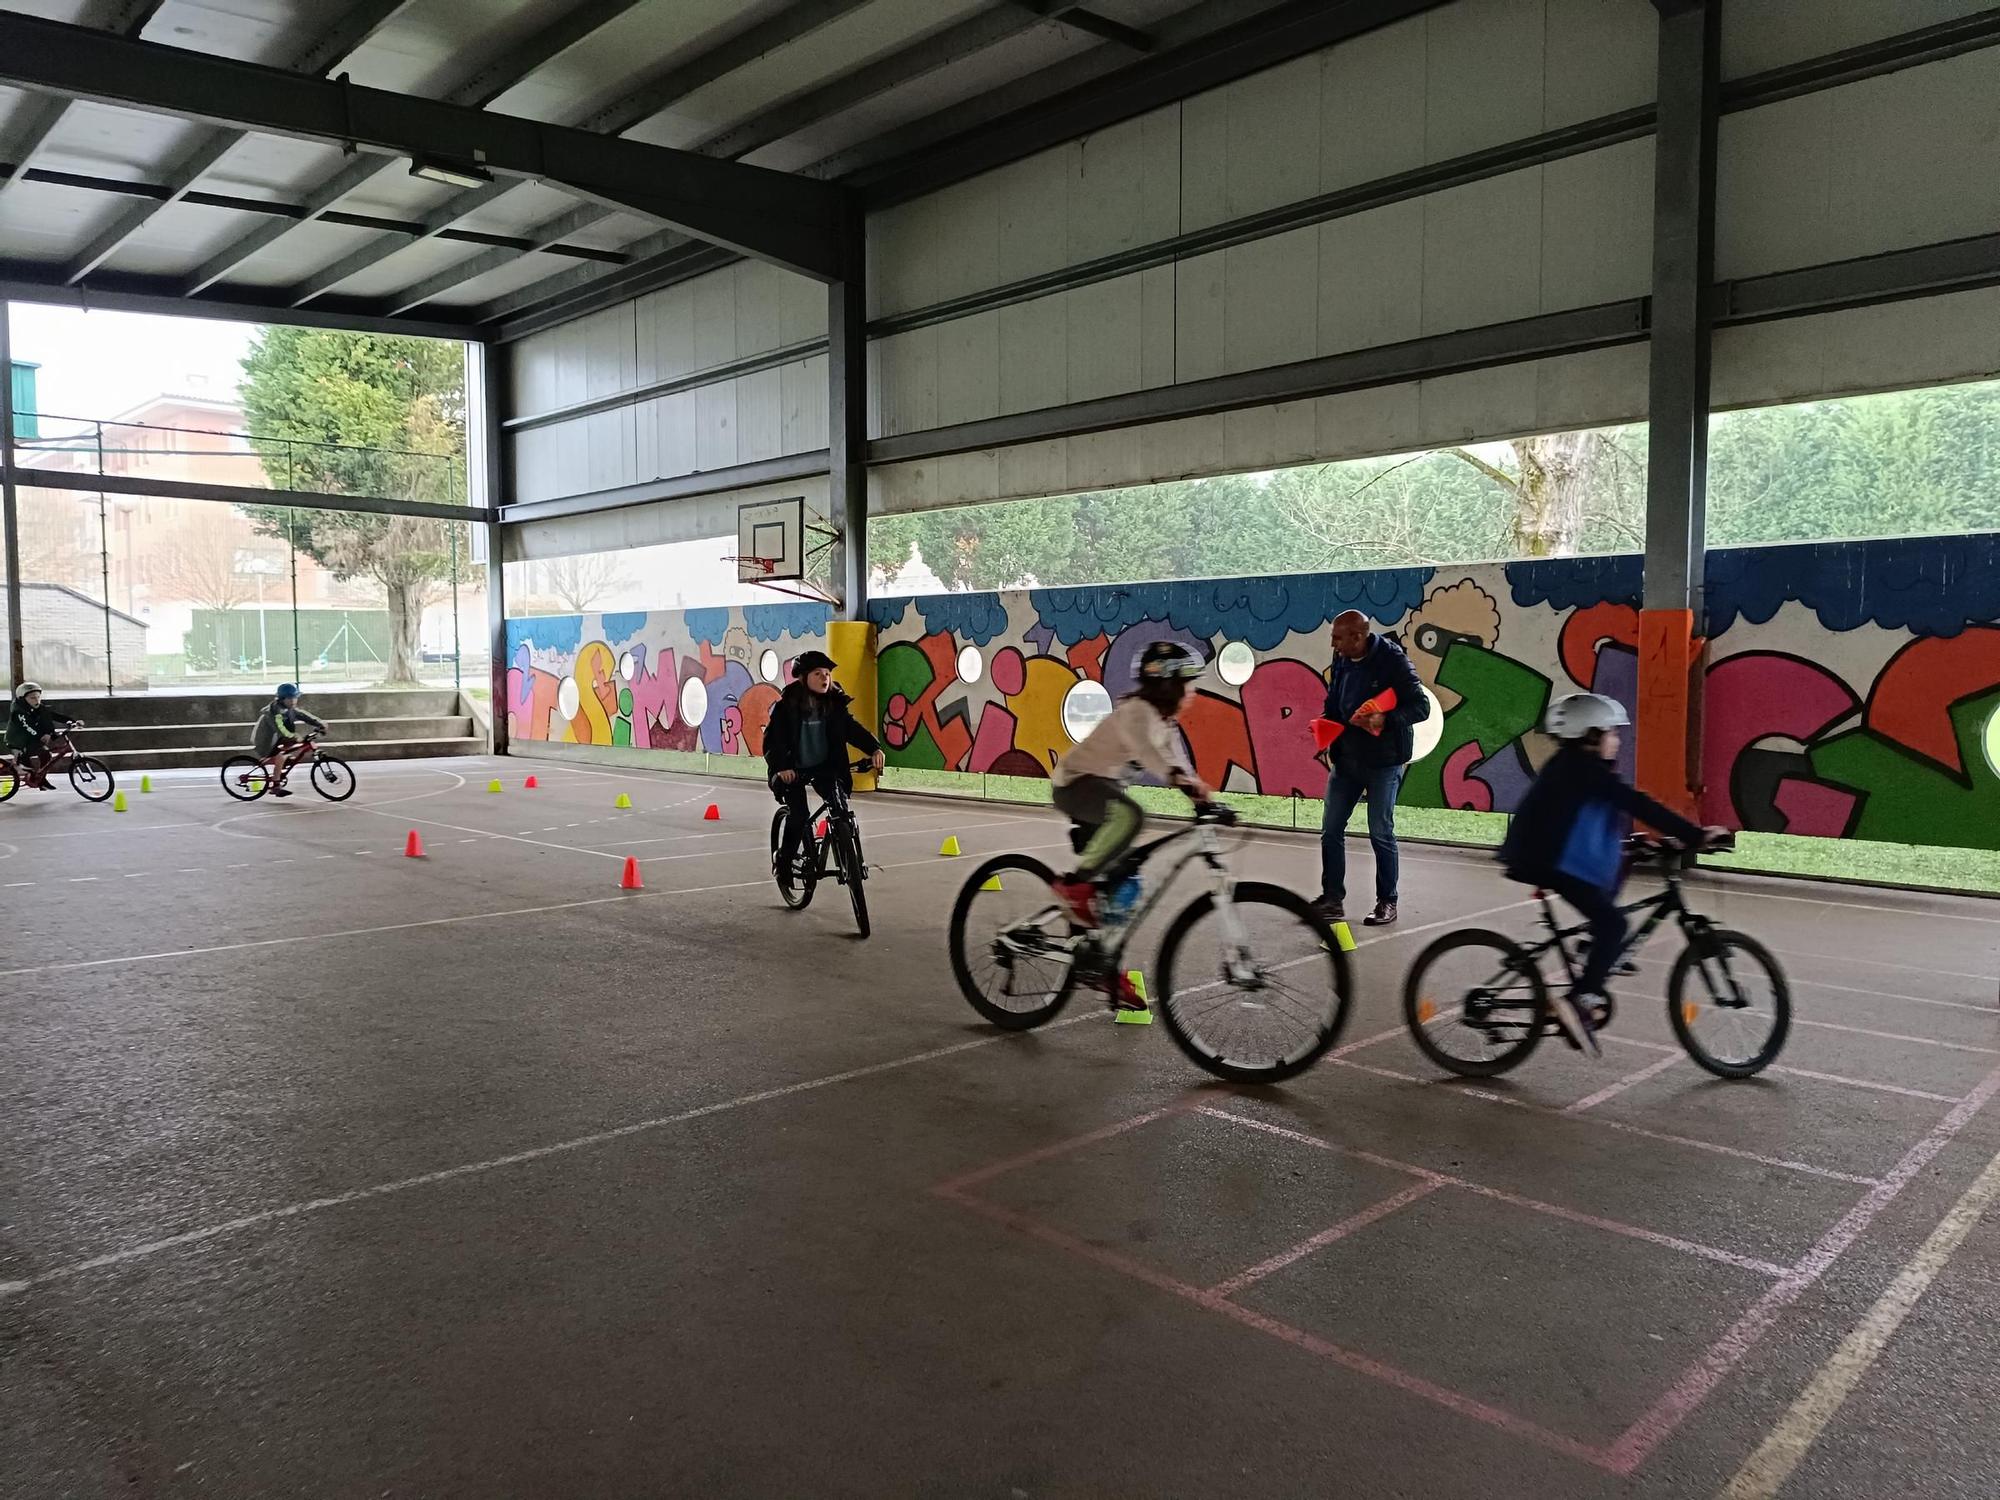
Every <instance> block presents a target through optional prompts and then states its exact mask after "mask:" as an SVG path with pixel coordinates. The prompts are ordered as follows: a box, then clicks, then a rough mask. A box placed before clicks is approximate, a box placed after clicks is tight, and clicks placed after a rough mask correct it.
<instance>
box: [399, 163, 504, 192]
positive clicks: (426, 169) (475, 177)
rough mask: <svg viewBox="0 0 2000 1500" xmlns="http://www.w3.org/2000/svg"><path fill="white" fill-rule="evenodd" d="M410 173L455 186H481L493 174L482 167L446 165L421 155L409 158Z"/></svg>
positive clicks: (490, 178) (427, 180) (448, 185)
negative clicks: (425, 158)
mask: <svg viewBox="0 0 2000 1500" xmlns="http://www.w3.org/2000/svg"><path fill="white" fill-rule="evenodd" d="M410 175H411V176H412V177H421V178H423V179H424V181H426V182H437V183H442V184H443V185H444V186H446V187H455V188H482V187H485V186H486V185H487V184H488V183H489V182H491V181H492V180H493V174H492V173H491V172H489V171H487V170H486V169H485V168H484V167H472V166H467V167H459V166H448V165H446V164H445V163H443V162H437V161H426V160H424V159H423V158H422V157H413V158H411V161H410Z"/></svg>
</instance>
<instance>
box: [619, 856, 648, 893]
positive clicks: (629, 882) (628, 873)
mask: <svg viewBox="0 0 2000 1500" xmlns="http://www.w3.org/2000/svg"><path fill="white" fill-rule="evenodd" d="M645 888H646V882H645V881H643V880H641V879H640V878H639V861H638V860H636V859H634V858H632V856H631V855H629V854H628V855H626V856H625V873H624V874H623V875H621V876H619V877H618V889H619V890H621V891H643V890H644V889H645Z"/></svg>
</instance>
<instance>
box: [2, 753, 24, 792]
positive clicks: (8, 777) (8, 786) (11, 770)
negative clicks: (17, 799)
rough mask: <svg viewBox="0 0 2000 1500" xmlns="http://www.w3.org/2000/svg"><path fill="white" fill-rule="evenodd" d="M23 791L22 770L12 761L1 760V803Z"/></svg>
mask: <svg viewBox="0 0 2000 1500" xmlns="http://www.w3.org/2000/svg"><path fill="white" fill-rule="evenodd" d="M20 789H21V768H20V767H19V766H17V765H15V764H14V763H13V762H12V761H11V760H0V802H5V801H6V800H7V799H8V798H9V797H11V796H13V795H14V793H16V792H17V791H19V790H20Z"/></svg>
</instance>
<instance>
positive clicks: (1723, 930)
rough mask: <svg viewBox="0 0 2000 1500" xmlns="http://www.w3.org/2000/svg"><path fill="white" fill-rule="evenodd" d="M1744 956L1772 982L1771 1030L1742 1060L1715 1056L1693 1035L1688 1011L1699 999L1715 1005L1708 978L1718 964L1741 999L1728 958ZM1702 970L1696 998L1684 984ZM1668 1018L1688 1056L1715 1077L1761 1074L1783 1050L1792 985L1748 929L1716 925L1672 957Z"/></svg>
mask: <svg viewBox="0 0 2000 1500" xmlns="http://www.w3.org/2000/svg"><path fill="white" fill-rule="evenodd" d="M1732 958H1733V959H1735V960H1736V961H1739V962H1741V961H1744V960H1747V961H1748V962H1749V963H1750V964H1752V965H1754V966H1756V967H1757V968H1760V969H1762V970H1763V972H1764V974H1765V975H1766V976H1767V978H1768V979H1769V981H1770V984H1769V990H1768V994H1769V996H1770V1000H1771V1010H1772V1016H1771V1030H1770V1033H1769V1035H1767V1036H1766V1037H1765V1038H1764V1040H1763V1042H1762V1044H1761V1045H1759V1046H1758V1047H1757V1048H1756V1050H1755V1051H1753V1052H1752V1053H1751V1054H1750V1055H1749V1056H1748V1057H1745V1058H1742V1059H1733V1058H1723V1057H1718V1056H1717V1055H1716V1054H1715V1053H1714V1052H1713V1051H1712V1050H1711V1049H1710V1048H1709V1047H1708V1045H1707V1044H1706V1043H1704V1042H1702V1041H1701V1040H1699V1039H1698V1038H1697V1037H1696V1036H1695V1034H1694V1025H1693V1021H1692V1018H1691V1017H1690V1016H1689V1014H1688V1011H1689V1009H1690V1007H1694V1008H1697V1009H1698V1008H1699V1006H1700V1005H1701V1004H1703V1003H1707V1004H1710V1005H1717V1003H1718V997H1717V994H1716V986H1715V982H1714V980H1713V979H1712V978H1711V977H1710V966H1711V964H1713V965H1714V966H1715V967H1716V968H1717V969H1719V971H1720V973H1721V975H1722V978H1723V979H1724V981H1725V982H1726V983H1727V984H1728V986H1729V987H1730V989H1731V990H1732V991H1733V992H1735V993H1736V994H1737V996H1738V998H1741V986H1740V985H1739V984H1738V982H1737V978H1736V975H1735V973H1734V972H1733V971H1732V969H1731V967H1730V964H1731V960H1732ZM1697 965H1699V966H1700V969H1699V972H1700V973H1701V974H1702V976H1703V978H1702V981H1701V982H1702V984H1703V986H1704V989H1705V990H1706V993H1705V994H1704V995H1703V996H1700V997H1698V998H1690V996H1689V994H1688V983H1689V980H1690V978H1691V976H1693V975H1694V974H1695V973H1696V972H1697V967H1696V966H1697ZM1667 1020H1668V1022H1669V1023H1670V1024H1671V1025H1672V1026H1673V1028H1674V1037H1675V1039H1676V1040H1677V1041H1679V1042H1680V1044H1681V1046H1683V1047H1684V1048H1686V1049H1687V1055H1688V1056H1689V1057H1691V1058H1692V1059H1694V1062H1695V1065H1696V1066H1697V1067H1700V1068H1704V1069H1706V1070H1707V1071H1708V1072H1710V1073H1713V1074H1714V1075H1715V1076H1716V1077H1718V1078H1755V1077H1756V1076H1757V1075H1758V1074H1759V1073H1761V1072H1763V1071H1764V1070H1765V1069H1766V1068H1768V1067H1770V1066H1771V1064H1772V1063H1774V1062H1776V1061H1777V1060H1778V1054H1779V1053H1780V1052H1782V1051H1784V1050H1785V1040H1786V1038H1787V1037H1789V1036H1790V1035H1791V1030H1792V988H1791V984H1790V982H1789V981H1788V980H1787V979H1786V978H1785V970H1784V966H1783V965H1782V964H1780V963H1779V962H1778V960H1777V959H1776V957H1774V956H1773V955H1772V953H1771V950H1770V949H1768V948H1766V947H1765V946H1764V945H1763V944H1762V943H1760V942H1758V941H1757V940H1756V939H1755V938H1753V937H1751V936H1750V935H1749V934H1747V933H1742V932H1736V931H1734V930H1733V929H1731V928H1727V927H1717V928H1714V929H1712V930H1710V931H1708V932H1706V933H1703V934H1701V935H1699V936H1697V937H1696V938H1695V939H1694V940H1693V941H1692V942H1690V943H1689V944H1688V945H1687V947H1685V948H1683V949H1682V950H1681V953H1680V957H1678V958H1676V959H1675V960H1674V967H1673V971H1672V973H1670V974H1669V975H1668V976H1667Z"/></svg>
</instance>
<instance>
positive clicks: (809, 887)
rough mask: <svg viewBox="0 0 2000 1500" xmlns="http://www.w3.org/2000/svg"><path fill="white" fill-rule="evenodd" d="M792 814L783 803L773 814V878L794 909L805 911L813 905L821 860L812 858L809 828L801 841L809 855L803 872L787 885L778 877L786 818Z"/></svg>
mask: <svg viewBox="0 0 2000 1500" xmlns="http://www.w3.org/2000/svg"><path fill="white" fill-rule="evenodd" d="M790 816H791V809H789V808H787V807H786V806H785V805H784V804H783V803H780V804H779V805H778V810H777V811H776V812H774V813H772V814H771V879H772V880H773V881H774V882H776V884H777V887H778V895H779V896H780V897H781V898H782V899H783V901H784V903H785V905H787V906H789V907H790V908H791V909H792V910H793V911H803V910H805V908H807V907H808V906H811V905H812V898H813V887H814V886H815V885H816V884H817V883H818V881H819V861H818V860H817V859H815V858H811V857H810V856H811V854H812V830H811V829H807V830H806V832H805V836H804V838H803V839H802V840H801V841H800V848H801V849H803V850H804V851H805V852H806V853H807V855H808V856H809V857H808V858H807V859H805V860H804V861H803V862H802V863H803V864H804V870H803V872H799V873H795V874H794V877H793V879H792V883H791V884H790V885H787V884H786V883H785V882H784V881H782V880H779V879H778V851H779V850H780V849H782V848H784V847H785V820H786V819H787V818H789V817H790Z"/></svg>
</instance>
